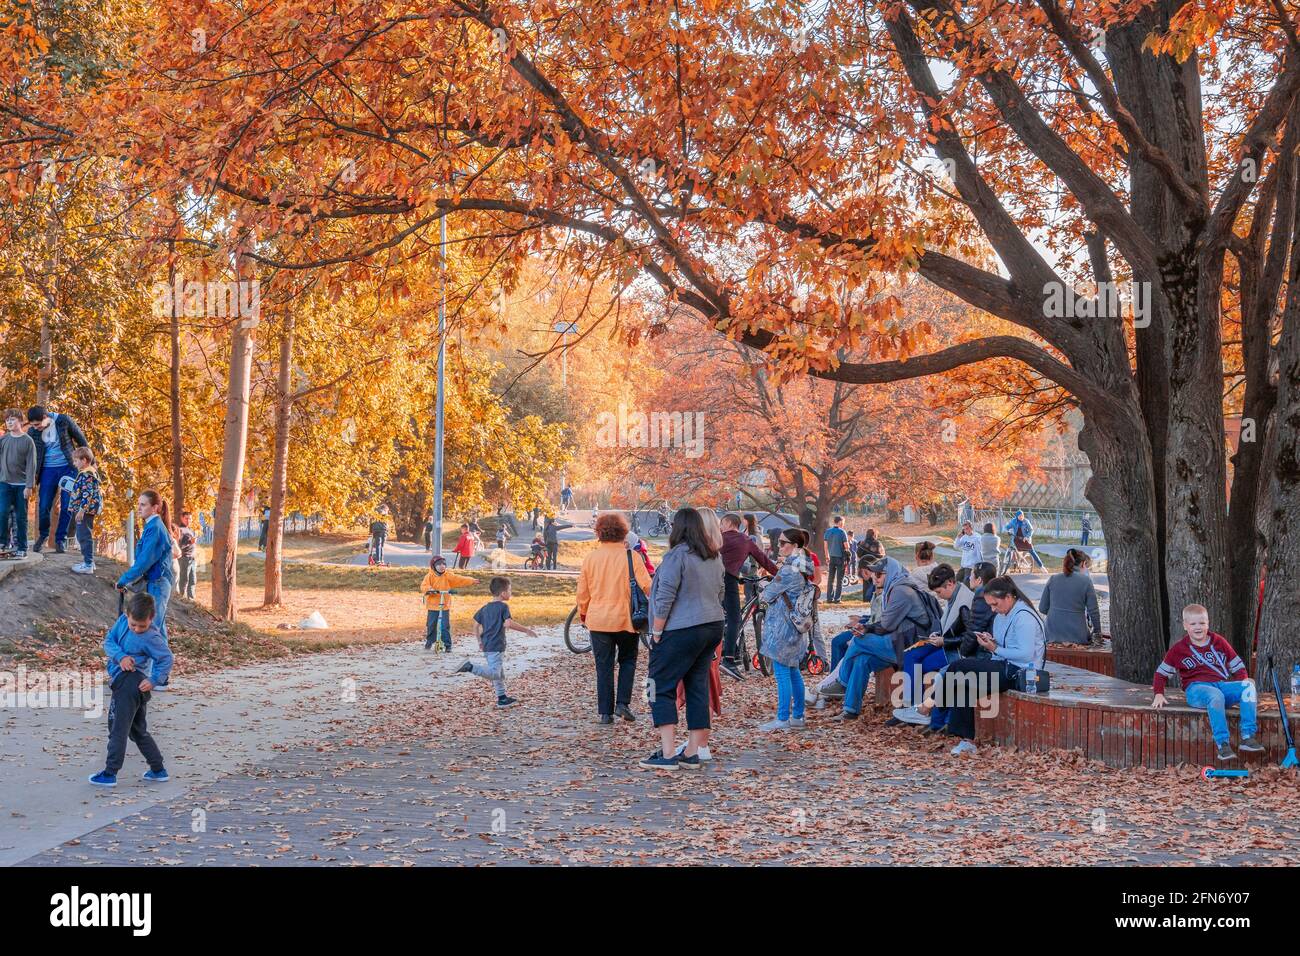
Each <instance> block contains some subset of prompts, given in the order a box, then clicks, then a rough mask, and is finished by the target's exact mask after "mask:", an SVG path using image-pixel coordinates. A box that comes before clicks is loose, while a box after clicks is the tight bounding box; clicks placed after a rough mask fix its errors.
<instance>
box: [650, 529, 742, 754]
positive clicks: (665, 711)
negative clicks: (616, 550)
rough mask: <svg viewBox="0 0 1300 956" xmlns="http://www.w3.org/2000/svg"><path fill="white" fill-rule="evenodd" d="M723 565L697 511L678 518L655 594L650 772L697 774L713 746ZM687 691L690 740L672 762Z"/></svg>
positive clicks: (652, 609) (652, 601)
mask: <svg viewBox="0 0 1300 956" xmlns="http://www.w3.org/2000/svg"><path fill="white" fill-rule="evenodd" d="M723 617H724V614H723V610H722V559H721V558H720V557H719V556H718V551H717V549H716V548H715V547H714V546H713V543H712V541H711V540H710V537H709V535H708V533H707V532H706V531H705V528H704V521H703V519H702V518H701V517H700V515H699V512H697V511H696V510H695V509H694V508H678V509H677V513H676V514H675V515H673V527H672V532H671V534H670V535H669V536H668V551H667V553H666V554H664V556H663V560H662V561H660V563H659V567H658V569H656V571H655V576H654V582H653V583H652V584H651V586H650V619H651V626H650V666H649V678H650V695H651V697H652V698H653V700H652V702H651V706H650V711H651V714H652V716H653V718H654V725H655V727H656V729H658V731H659V737H660V741H661V744H662V746H661V747H660V749H659V750H656V751H655V752H654V753H652V754H651V755H650V756H649V757H647V758H645V759H644V760H642V761H641V763H640V766H641V767H643V768H644V769H646V770H677V769H679V768H681V767H686V768H687V769H691V770H697V769H699V767H700V756H699V751H700V747H707V746H708V743H709V728H710V724H709V665H710V663H711V662H712V660H713V654H714V652H715V651H716V650H717V647H718V644H719V643H721V641H722V621H723ZM679 683H680V684H683V685H684V686H685V688H686V726H687V729H688V730H689V731H690V739H689V740H688V741H687V743H686V747H685V748H684V749H683V751H682V752H681V754H680V755H674V754H673V736H674V734H676V732H677V685H678V684H679Z"/></svg>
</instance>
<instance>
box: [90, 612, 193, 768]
mask: <svg viewBox="0 0 1300 956" xmlns="http://www.w3.org/2000/svg"><path fill="white" fill-rule="evenodd" d="M154 610H155V608H154V600H153V598H151V597H150V596H149V595H148V594H132V595H131V597H130V599H129V600H127V602H126V613H125V614H123V615H121V616H120V617H119V618H118V619H117V622H116V623H115V624H114V625H113V627H112V628H111V629H110V630H109V632H108V633H107V634H105V635H104V654H105V655H107V657H108V660H107V661H106V662H105V666H106V667H107V669H108V684H109V688H110V690H111V691H112V695H113V696H112V700H111V701H110V702H109V705H108V757H107V759H106V760H105V762H104V769H103V770H101V771H100V772H99V773H97V774H95V775H94V776H92V777H91V778H90V782H91V783H93V784H94V785H95V786H97V787H115V786H117V773H118V771H119V770H121V769H122V763H123V761H124V760H125V759H126V742H127V740H128V739H130V740H131V741H133V742H134V743H135V745H136V746H137V747H139V748H140V753H141V755H143V757H144V759H145V760H146V761H148V763H149V770H148V771H147V772H146V773H145V775H144V779H145V780H148V781H151V782H154V783H164V782H166V781H167V780H168V779H169V778H168V776H167V768H166V767H165V766H164V765H163V755H162V751H161V750H159V749H158V744H156V743H155V742H154V739H153V737H152V736H150V734H149V726H148V723H147V721H146V711H147V709H148V705H149V692H150V691H151V690H153V689H154V688H155V687H156V686H157V685H158V684H160V683H166V681H167V678H168V677H169V676H170V674H171V669H172V662H173V660H174V657H173V656H172V652H171V649H170V648H168V646H167V641H166V639H164V637H163V636H162V634H160V633H159V632H158V628H157V627H156V626H154V623H153V616H154Z"/></svg>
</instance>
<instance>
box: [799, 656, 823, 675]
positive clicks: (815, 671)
mask: <svg viewBox="0 0 1300 956" xmlns="http://www.w3.org/2000/svg"><path fill="white" fill-rule="evenodd" d="M803 662H804V667H805V668H806V669H807V671H808V673H809V674H811V675H813V676H814V677H817V676H818V675H821V674H824V673H826V662H825V661H824V660H822V659H821V658H820V657H818V656H817V653H816V652H815V651H809V652H808V656H807V657H805V658H804V661H803Z"/></svg>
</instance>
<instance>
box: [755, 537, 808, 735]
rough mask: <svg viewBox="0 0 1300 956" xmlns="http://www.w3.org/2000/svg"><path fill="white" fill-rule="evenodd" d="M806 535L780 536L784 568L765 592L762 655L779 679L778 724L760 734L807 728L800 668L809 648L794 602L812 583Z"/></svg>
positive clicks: (779, 552)
mask: <svg viewBox="0 0 1300 956" xmlns="http://www.w3.org/2000/svg"><path fill="white" fill-rule="evenodd" d="M807 543H808V536H807V534H806V533H805V532H804V531H803V530H802V529H799V528H787V529H786V530H785V531H783V532H782V533H781V540H780V542H779V543H778V545H777V556H778V557H779V558H780V559H781V568H780V570H778V571H777V573H776V577H774V578H773V579H772V580H771V581H769V582H768V584H767V587H765V588H764V589H763V596H762V601H763V603H764V604H766V605H767V619H766V622H765V624H764V627H763V646H762V648H760V652H761V653H762V654H763V656H764V657H767V658H768V659H769V660H771V662H772V670H773V672H774V673H775V675H776V720H769V721H768V722H767V723H765V724H761V725H760V726H759V728H758V729H759V730H763V731H772V730H788V729H789V728H791V727H802V726H803V725H804V704H805V693H806V692H805V690H804V684H803V675H802V674H801V673H799V665H800V664H801V663H802V662H803V658H804V654H805V653H806V651H807V648H808V636H807V634H806V633H804V632H803V631H800V630H799V629H798V628H796V627H795V626H794V621H793V611H794V605H795V602H796V601H798V600H799V595H800V594H802V593H803V591H804V588H806V587H808V586H809V584H810V582H811V581H812V575H813V566H812V561H811V560H810V559H809V557H808V552H807V551H806V550H805V548H806V546H807Z"/></svg>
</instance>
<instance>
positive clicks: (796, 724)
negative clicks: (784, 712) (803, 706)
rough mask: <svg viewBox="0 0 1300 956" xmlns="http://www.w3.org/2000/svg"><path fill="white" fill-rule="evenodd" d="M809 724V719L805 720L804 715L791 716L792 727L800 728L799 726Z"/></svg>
mask: <svg viewBox="0 0 1300 956" xmlns="http://www.w3.org/2000/svg"><path fill="white" fill-rule="evenodd" d="M807 725H808V721H806V720H804V719H803V718H802V717H791V718H790V727H791V728H792V729H798V728H800V727H806V726H807Z"/></svg>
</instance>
